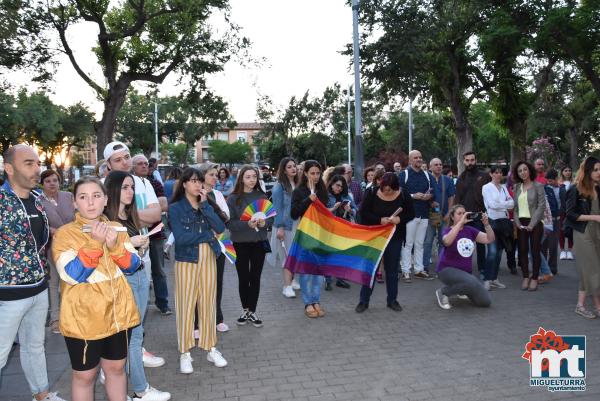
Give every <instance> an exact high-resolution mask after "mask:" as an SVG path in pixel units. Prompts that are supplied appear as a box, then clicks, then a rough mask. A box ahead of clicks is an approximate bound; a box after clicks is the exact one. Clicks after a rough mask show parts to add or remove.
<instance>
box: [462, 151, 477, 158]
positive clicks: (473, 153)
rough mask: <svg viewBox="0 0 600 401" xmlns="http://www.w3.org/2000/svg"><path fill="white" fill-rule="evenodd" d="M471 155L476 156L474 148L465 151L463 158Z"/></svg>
mask: <svg viewBox="0 0 600 401" xmlns="http://www.w3.org/2000/svg"><path fill="white" fill-rule="evenodd" d="M470 155H473V156H475V152H473V151H472V150H469V151H468V152H465V153H463V159H464V158H465V157H467V156H470Z"/></svg>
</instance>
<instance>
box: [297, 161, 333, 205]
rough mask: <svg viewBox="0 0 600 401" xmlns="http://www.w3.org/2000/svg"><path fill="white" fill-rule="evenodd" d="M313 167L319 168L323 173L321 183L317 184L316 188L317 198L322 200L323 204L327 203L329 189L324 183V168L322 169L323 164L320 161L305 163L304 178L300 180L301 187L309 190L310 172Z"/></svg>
mask: <svg viewBox="0 0 600 401" xmlns="http://www.w3.org/2000/svg"><path fill="white" fill-rule="evenodd" d="M313 167H317V168H318V169H319V171H320V172H321V177H320V179H319V182H317V185H316V186H315V194H317V197H318V198H319V200H321V202H324V203H327V200H328V199H329V195H328V194H327V187H326V186H325V183H324V182H323V168H322V167H321V164H320V163H319V162H318V161H316V160H305V161H304V171H303V172H302V178H301V179H300V186H303V187H306V188H308V170H310V169H311V168H313Z"/></svg>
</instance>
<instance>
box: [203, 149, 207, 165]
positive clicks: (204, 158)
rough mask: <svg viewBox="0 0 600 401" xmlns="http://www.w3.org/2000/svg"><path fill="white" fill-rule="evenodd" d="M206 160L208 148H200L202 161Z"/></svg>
mask: <svg viewBox="0 0 600 401" xmlns="http://www.w3.org/2000/svg"><path fill="white" fill-rule="evenodd" d="M207 160H208V149H202V161H203V162H205V161H207Z"/></svg>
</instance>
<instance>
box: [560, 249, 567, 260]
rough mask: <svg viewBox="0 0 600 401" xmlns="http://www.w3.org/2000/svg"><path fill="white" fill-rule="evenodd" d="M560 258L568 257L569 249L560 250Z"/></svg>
mask: <svg viewBox="0 0 600 401" xmlns="http://www.w3.org/2000/svg"><path fill="white" fill-rule="evenodd" d="M559 258H560V260H565V259H566V258H567V251H560V256H559Z"/></svg>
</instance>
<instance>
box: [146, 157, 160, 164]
mask: <svg viewBox="0 0 600 401" xmlns="http://www.w3.org/2000/svg"><path fill="white" fill-rule="evenodd" d="M148 165H149V166H152V165H158V160H156V157H151V158H149V159H148Z"/></svg>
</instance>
